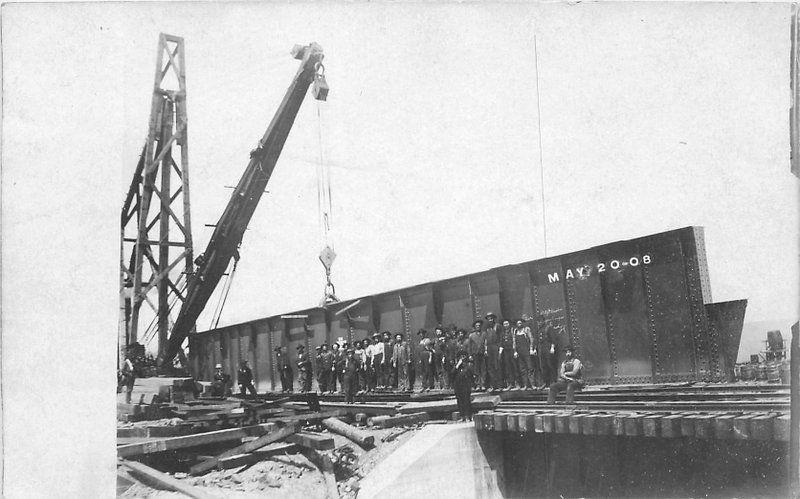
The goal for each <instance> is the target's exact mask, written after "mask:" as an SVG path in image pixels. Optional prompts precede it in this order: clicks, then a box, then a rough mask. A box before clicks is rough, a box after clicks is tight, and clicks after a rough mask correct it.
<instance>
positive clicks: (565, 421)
mask: <svg viewBox="0 0 800 499" xmlns="http://www.w3.org/2000/svg"><path fill="white" fill-rule="evenodd" d="M555 419H556V433H569V413H567V412H559V413H558V414H556V417H555Z"/></svg>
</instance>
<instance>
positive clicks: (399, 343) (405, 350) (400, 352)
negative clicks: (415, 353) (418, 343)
mask: <svg viewBox="0 0 800 499" xmlns="http://www.w3.org/2000/svg"><path fill="white" fill-rule="evenodd" d="M410 364H411V347H410V346H409V344H408V342H407V341H405V340H404V339H403V335H402V334H400V333H397V334H396V335H395V342H394V347H393V348H392V367H393V368H394V369H396V370H397V389H398V390H399V391H401V392H406V391H408V367H409V365H410Z"/></svg>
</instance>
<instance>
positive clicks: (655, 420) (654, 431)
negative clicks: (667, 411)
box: [642, 414, 661, 438]
mask: <svg viewBox="0 0 800 499" xmlns="http://www.w3.org/2000/svg"><path fill="white" fill-rule="evenodd" d="M660 430H661V414H652V415H650V416H645V417H644V418H642V433H643V434H644V436H645V437H650V438H655V437H658V436H659V434H660Z"/></svg>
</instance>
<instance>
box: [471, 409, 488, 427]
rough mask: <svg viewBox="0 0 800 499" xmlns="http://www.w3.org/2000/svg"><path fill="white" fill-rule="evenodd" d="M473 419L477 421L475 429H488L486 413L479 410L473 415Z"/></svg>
mask: <svg viewBox="0 0 800 499" xmlns="http://www.w3.org/2000/svg"><path fill="white" fill-rule="evenodd" d="M472 420H473V421H474V422H475V430H476V431H483V430H485V429H486V424H485V421H486V414H484V413H482V412H479V413H478V414H475V415H474V416H472Z"/></svg>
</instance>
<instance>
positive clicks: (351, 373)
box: [341, 348, 358, 404]
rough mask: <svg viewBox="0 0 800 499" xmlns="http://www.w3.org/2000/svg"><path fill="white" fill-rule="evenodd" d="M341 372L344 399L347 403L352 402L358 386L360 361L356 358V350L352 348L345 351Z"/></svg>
mask: <svg viewBox="0 0 800 499" xmlns="http://www.w3.org/2000/svg"><path fill="white" fill-rule="evenodd" d="M341 373H342V390H343V391H344V401H345V403H346V404H352V403H353V402H354V395H355V392H356V388H357V386H358V362H357V361H356V359H355V352H354V351H353V350H352V349H350V348H348V349H347V351H346V352H345V356H344V363H343V364H342V368H341Z"/></svg>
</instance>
